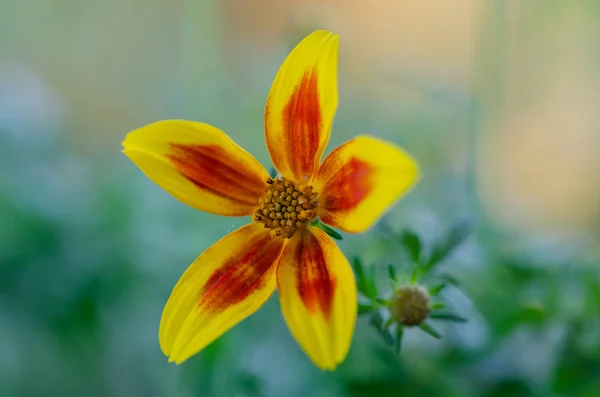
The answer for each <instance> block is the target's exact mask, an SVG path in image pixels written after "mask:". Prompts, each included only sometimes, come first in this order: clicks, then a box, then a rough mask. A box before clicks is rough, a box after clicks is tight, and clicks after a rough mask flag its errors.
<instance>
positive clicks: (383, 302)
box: [373, 296, 390, 306]
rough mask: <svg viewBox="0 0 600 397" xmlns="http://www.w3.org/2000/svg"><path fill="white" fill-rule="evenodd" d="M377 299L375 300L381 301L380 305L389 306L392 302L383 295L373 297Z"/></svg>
mask: <svg viewBox="0 0 600 397" xmlns="http://www.w3.org/2000/svg"><path fill="white" fill-rule="evenodd" d="M373 299H374V300H375V302H377V303H379V304H380V305H383V306H387V305H389V304H390V301H389V300H387V299H384V298H382V297H379V296H376V297H375V298H373Z"/></svg>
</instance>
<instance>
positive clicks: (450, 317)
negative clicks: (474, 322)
mask: <svg viewBox="0 0 600 397" xmlns="http://www.w3.org/2000/svg"><path fill="white" fill-rule="evenodd" d="M429 317H430V318H432V319H435V320H446V321H454V322H457V323H466V322H467V319H466V318H464V317H461V316H459V315H458V314H454V313H447V312H435V313H431V314H430V315H429Z"/></svg>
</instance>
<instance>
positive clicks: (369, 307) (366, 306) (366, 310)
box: [358, 303, 377, 314]
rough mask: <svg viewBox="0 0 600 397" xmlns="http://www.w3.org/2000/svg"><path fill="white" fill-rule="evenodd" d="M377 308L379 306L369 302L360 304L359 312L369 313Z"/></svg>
mask: <svg viewBox="0 0 600 397" xmlns="http://www.w3.org/2000/svg"><path fill="white" fill-rule="evenodd" d="M375 310H377V306H375V305H369V304H362V303H359V304H358V314H367V313H371V312H373V311H375Z"/></svg>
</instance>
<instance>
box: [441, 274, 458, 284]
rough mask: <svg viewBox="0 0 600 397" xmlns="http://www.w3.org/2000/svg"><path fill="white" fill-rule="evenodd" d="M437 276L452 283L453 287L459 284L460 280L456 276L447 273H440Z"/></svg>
mask: <svg viewBox="0 0 600 397" xmlns="http://www.w3.org/2000/svg"><path fill="white" fill-rule="evenodd" d="M438 278H441V279H442V280H444V281H446V283H447V284H451V285H454V286H455V287H458V286H459V285H460V282H459V281H458V280H457V279H456V278H454V277H452V276H450V275H448V274H441V275H439V276H438Z"/></svg>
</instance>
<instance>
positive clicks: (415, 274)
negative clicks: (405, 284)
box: [410, 266, 421, 284]
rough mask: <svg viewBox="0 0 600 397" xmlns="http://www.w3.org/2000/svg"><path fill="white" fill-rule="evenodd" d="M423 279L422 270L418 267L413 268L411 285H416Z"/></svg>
mask: <svg viewBox="0 0 600 397" xmlns="http://www.w3.org/2000/svg"><path fill="white" fill-rule="evenodd" d="M420 277H421V269H420V268H419V267H418V266H415V267H414V268H413V271H412V274H411V275H410V283H411V284H414V283H416V282H417V281H419V278H420Z"/></svg>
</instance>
